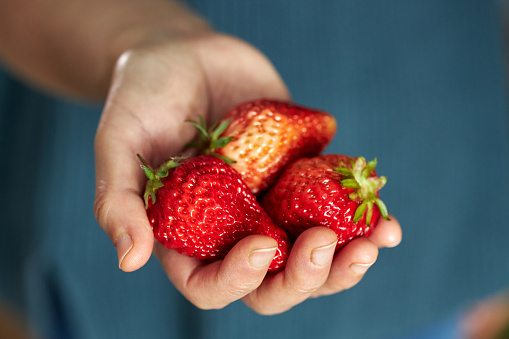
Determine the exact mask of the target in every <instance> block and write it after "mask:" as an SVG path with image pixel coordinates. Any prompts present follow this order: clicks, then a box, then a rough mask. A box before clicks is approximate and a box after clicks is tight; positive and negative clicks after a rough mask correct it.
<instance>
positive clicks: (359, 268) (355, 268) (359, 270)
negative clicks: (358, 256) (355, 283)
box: [350, 262, 375, 274]
mask: <svg viewBox="0 0 509 339" xmlns="http://www.w3.org/2000/svg"><path fill="white" fill-rule="evenodd" d="M374 263H375V262H372V263H369V264H361V263H355V264H351V265H350V270H351V271H352V272H353V273H355V274H364V273H366V271H367V270H368V269H369V268H370V267H371V266H372V265H373V264H374Z"/></svg>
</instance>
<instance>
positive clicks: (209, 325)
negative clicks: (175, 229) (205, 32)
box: [0, 0, 509, 339]
mask: <svg viewBox="0 0 509 339" xmlns="http://www.w3.org/2000/svg"><path fill="white" fill-rule="evenodd" d="M188 3H189V5H190V6H191V7H192V8H194V9H195V10H196V11H197V12H198V13H200V14H202V15H203V16H204V17H205V18H207V19H208V20H209V22H210V23H211V24H212V25H213V26H214V27H215V28H216V29H218V30H220V31H223V32H227V33H229V34H232V35H235V36H238V37H240V38H242V39H244V40H246V41H248V42H250V43H251V44H253V45H254V46H256V47H257V48H259V49H260V50H261V51H262V52H263V53H265V54H266V55H267V56H268V57H269V59H270V60H271V61H272V62H273V63H274V65H275V66H276V68H277V69H278V70H279V72H280V74H281V75H282V77H283V79H284V80H285V81H286V83H287V85H288V87H289V89H290V91H291V93H292V96H293V99H294V100H295V101H296V102H298V103H300V104H303V105H307V106H313V107H317V108H320V109H323V110H326V111H328V112H330V113H332V114H334V115H335V117H336V118H337V120H338V134H337V136H336V138H335V140H334V141H333V143H332V144H331V145H330V147H329V148H328V149H327V151H326V153H343V154H348V155H352V156H359V155H363V156H365V157H367V158H373V157H375V156H376V157H377V158H378V163H379V165H378V167H377V171H378V173H379V174H381V175H385V176H387V177H388V184H387V185H386V187H385V188H384V189H383V190H382V191H381V196H382V198H383V199H384V201H385V203H386V204H387V206H388V208H389V212H390V213H392V214H393V215H395V216H396V217H397V219H398V220H399V222H400V223H401V225H402V228H403V242H402V243H401V245H400V246H398V247H397V248H395V249H387V250H382V251H381V253H380V256H379V259H378V261H377V264H376V265H374V266H373V267H372V268H371V269H370V270H369V271H368V273H367V274H366V276H365V278H364V279H363V280H362V281H361V283H360V284H358V285H357V286H356V287H355V288H353V289H351V290H348V291H345V292H342V293H340V294H338V295H335V296H331V297H326V298H319V299H315V300H309V301H307V302H305V303H304V304H302V305H300V306H298V307H296V308H294V309H292V310H291V311H289V312H287V313H285V314H282V315H277V316H273V317H264V316H259V315H256V314H254V313H253V312H252V311H250V310H249V309H248V308H247V307H245V306H244V305H243V304H242V303H241V302H237V303H235V304H233V305H230V306H229V307H227V308H225V309H223V310H218V311H200V310H197V309H196V308H194V307H193V306H191V305H190V304H189V303H188V302H187V301H186V300H185V299H184V298H182V297H181V296H180V295H179V294H178V292H177V291H176V290H175V289H174V288H173V286H172V285H171V284H170V283H169V281H168V280H167V278H166V276H165V274H164V272H163V271H162V269H161V268H160V267H159V264H158V262H157V260H156V259H155V258H152V259H151V260H150V261H149V264H148V265H146V266H145V267H143V268H142V269H141V270H139V271H136V272H134V273H129V274H127V273H123V272H121V271H120V270H118V269H117V257H116V253H115V250H114V248H113V246H111V242H110V240H109V238H108V237H107V236H106V234H104V233H103V231H102V230H101V229H100V228H99V227H98V225H97V223H96V221H95V219H94V216H93V213H92V204H93V199H94V182H95V179H94V155H93V138H94V133H95V128H96V125H97V122H98V119H99V116H100V113H101V105H95V104H88V103H81V102H73V101H69V100H64V99H62V98H56V97H53V96H51V95H48V94H47V93H44V92H43V91H40V90H38V89H35V88H32V87H30V86H29V85H27V84H24V83H22V82H20V81H18V80H17V79H16V78H14V77H12V76H11V75H10V73H9V72H8V70H1V71H0V72H1V73H0V159H2V160H1V161H2V165H3V166H0V186H1V187H2V188H3V189H2V191H1V192H0V215H1V219H0V220H1V229H2V233H1V235H0V301H1V303H0V305H2V308H3V309H6V310H7V309H8V310H9V312H8V313H9V314H8V315H7V311H6V312H3V313H0V317H2V318H4V319H7V320H3V322H0V324H7V325H9V324H11V325H12V326H7V327H12V331H14V332H6V333H15V334H12V337H13V338H15V335H17V333H18V332H16V331H18V330H17V329H19V327H21V328H25V330H27V331H30V332H32V331H34V332H36V333H38V334H40V335H41V336H42V337H44V338H117V337H122V338H141V337H143V338H159V337H172V338H173V337H175V338H200V337H203V338H239V337H242V338H246V339H247V338H261V337H262V336H263V337H264V338H286V337H289V336H290V335H291V334H292V333H293V335H292V336H293V337H297V338H307V337H313V338H315V337H321V338H461V337H465V336H462V335H461V334H460V331H461V329H460V328H461V327H462V326H463V327H464V326H466V325H464V324H465V320H464V319H468V321H467V322H466V323H468V324H471V326H470V330H471V331H472V332H475V331H477V329H478V328H481V327H482V324H479V325H477V324H476V323H475V319H481V320H483V319H488V320H493V319H495V318H494V316H492V315H493V314H496V315H504V314H506V313H504V311H502V310H504V309H507V307H506V306H507V304H506V303H500V302H499V301H500V300H504V299H503V298H504V297H501V298H497V297H496V296H498V295H499V294H501V293H504V291H505V289H506V288H508V287H509V255H508V246H507V243H508V240H509V225H508V220H509V175H508V173H509V120H508V105H507V104H508V100H507V99H508V97H507V94H508V92H507V55H506V54H507V53H506V44H505V41H506V40H507V39H506V38H505V37H504V27H506V24H505V22H506V21H507V20H504V19H506V18H507V16H506V15H505V13H504V8H505V2H501V1H496V0H482V1H481V0H426V1H418V2H417V1H404V0H386V1H383V2H382V1H375V0H364V1H354V0H339V1H323V2H322V1H314V2H311V1H305V0H293V1H269V0H259V1H256V2H255V1H239V0H222V1H204V0H189V1H188ZM494 296H495V299H491V298H492V297H494ZM481 300H489V302H487V303H483V304H478V302H480V301H481ZM493 300H495V302H494V303H491V302H492V301H493ZM500 305H502V306H500ZM504 305H506V306H504ZM492 306H493V307H494V308H492ZM492 309H494V310H496V312H492V311H491V310H492ZM490 312H491V313H490ZM472 315H475V316H472ZM12 317H14V318H12ZM500 318H501V320H500V321H498V323H497V324H492V323H490V325H489V326H487V328H490V329H493V328H495V327H498V326H500V327H501V328H502V327H503V326H504V323H505V320H507V319H508V318H509V316H507V315H506V317H505V318H504V317H500ZM10 319H20V320H15V321H13V320H10ZM21 319H22V320H21ZM497 319H498V318H497ZM488 320H486V321H488ZM481 322H482V323H483V324H484V323H486V322H485V321H484V320H483V321H479V323H481ZM20 324H23V325H20ZM231 324H237V325H236V326H231ZM472 324H473V325H472ZM475 326H477V327H475ZM7 327H6V326H5V325H0V337H1V338H4V337H5V335H4V334H3V333H2V332H1V331H7V330H6V328H7ZM483 333H484V334H482V335H481V337H479V338H486V339H488V338H489V337H488V334H485V332H483ZM483 336H484V337H483ZM7 338H9V336H7Z"/></svg>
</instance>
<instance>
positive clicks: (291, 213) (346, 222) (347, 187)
mask: <svg viewBox="0 0 509 339" xmlns="http://www.w3.org/2000/svg"><path fill="white" fill-rule="evenodd" d="M375 167H376V159H375V160H373V161H370V162H369V163H366V160H365V159H364V158H363V157H359V158H351V157H348V156H344V155H324V156H318V157H315V158H303V159H300V160H297V161H296V162H294V163H293V164H292V165H290V166H288V168H287V169H286V170H285V171H284V173H283V174H282V176H281V177H280V178H279V180H278V181H277V183H276V184H275V185H274V186H273V187H272V188H271V189H270V190H269V191H268V192H267V194H266V196H265V197H264V198H263V203H262V206H263V207H264V208H265V210H266V211H267V213H269V215H270V216H271V217H272V218H273V220H274V221H275V222H276V223H277V224H278V225H279V226H280V227H281V228H283V229H284V230H286V231H287V232H288V234H289V235H290V236H291V237H293V238H296V237H297V236H298V235H299V234H300V233H302V232H303V231H304V230H306V229H308V228H310V227H314V226H326V227H329V228H331V229H332V230H334V231H335V232H336V234H337V236H338V248H340V247H341V246H342V245H344V244H345V243H347V242H348V241H350V240H352V239H354V238H357V237H360V236H363V235H364V236H368V235H369V234H370V233H371V232H372V230H373V228H374V227H375V226H376V224H377V222H378V219H379V217H380V214H382V216H383V217H384V218H388V214H387V208H386V207H385V205H384V203H383V202H382V201H381V200H380V199H379V195H378V191H379V190H380V189H381V188H382V187H383V186H384V185H385V183H386V178H385V177H380V178H379V177H377V176H376V171H375Z"/></svg>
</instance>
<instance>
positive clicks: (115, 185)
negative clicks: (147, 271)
mask: <svg viewBox="0 0 509 339" xmlns="http://www.w3.org/2000/svg"><path fill="white" fill-rule="evenodd" d="M150 52H151V53H148V52H147V51H137V52H127V53H126V54H124V55H123V56H122V57H121V58H120V59H119V62H118V65H117V66H118V67H117V69H116V71H115V75H114V81H113V85H112V90H111V91H110V94H109V96H108V101H107V103H106V106H105V109H104V111H103V114H102V116H101V121H100V124H99V127H98V130H97V134H96V139H95V155H96V200H95V204H94V211H95V215H96V218H97V220H98V222H99V225H100V226H101V227H102V228H103V229H104V231H105V232H106V233H107V234H108V235H109V237H110V238H111V240H112V241H113V243H114V244H115V246H116V249H117V254H118V259H119V267H120V268H121V269H122V270H124V271H133V270H136V269H138V268H140V267H142V266H143V265H144V264H145V263H146V262H147V260H148V259H149V258H150V255H151V253H152V249H153V243H154V239H153V234H152V231H151V228H150V225H149V222H148V219H147V216H146V213H145V210H144V203H143V201H142V198H141V196H142V195H143V191H144V185H145V182H146V178H145V177H144V174H143V171H142V170H141V169H140V168H139V161H138V159H137V157H136V154H137V153H140V154H142V156H144V157H145V159H146V160H147V161H149V162H150V163H151V164H152V165H153V166H154V167H156V166H158V164H159V163H160V162H161V161H163V160H167V159H168V158H169V157H170V156H172V155H175V154H176V153H178V152H180V150H181V148H182V146H183V145H184V144H185V143H186V142H187V141H188V140H189V139H190V137H191V136H192V134H191V131H192V127H191V126H189V128H187V129H186V128H184V121H185V119H186V117H188V116H189V115H190V114H191V113H189V112H191V111H192V112H199V113H201V112H202V110H201V109H196V110H193V109H192V108H193V107H195V106H196V105H198V103H203V102H204V99H203V93H204V90H200V89H199V88H201V87H199V86H194V85H193V84H194V83H201V82H200V81H198V78H197V77H198V76H195V75H192V74H191V73H192V72H191V71H190V72H188V73H186V75H187V76H184V74H181V73H183V71H182V69H193V68H192V67H189V65H187V64H185V65H181V66H182V67H181V68H179V67H177V66H179V64H178V62H177V61H178V60H174V61H175V62H174V63H171V67H166V66H167V64H166V63H167V62H168V60H166V59H165V58H161V57H154V55H160V54H162V52H165V53H167V54H169V55H171V56H173V58H176V57H174V54H175V53H174V51H173V50H171V51H166V50H164V51H156V52H157V53H154V51H150ZM161 59H162V60H164V61H161ZM168 59H171V58H170V57H168ZM186 62H190V61H186ZM177 68H178V69H179V70H176V69H177ZM163 71H164V72H166V73H167V74H163ZM170 75H175V76H178V77H179V78H181V81H180V82H179V83H178V84H176V83H175V82H170V81H167V79H169V78H172V77H171V76H170ZM179 86H180V87H179ZM180 90H182V92H184V93H192V94H190V96H188V95H182V94H179V93H180ZM195 96H197V97H195ZM148 98H149V99H148ZM190 103H193V104H190Z"/></svg>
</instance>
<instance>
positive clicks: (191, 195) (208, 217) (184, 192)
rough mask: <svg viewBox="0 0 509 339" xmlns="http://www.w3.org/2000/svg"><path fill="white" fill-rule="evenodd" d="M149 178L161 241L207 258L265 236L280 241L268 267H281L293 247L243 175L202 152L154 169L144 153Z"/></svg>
mask: <svg viewBox="0 0 509 339" xmlns="http://www.w3.org/2000/svg"><path fill="white" fill-rule="evenodd" d="M140 160H141V161H142V163H143V165H142V168H143V170H144V171H145V173H146V174H147V176H148V178H149V181H148V183H147V189H146V192H145V201H146V206H147V215H148V218H149V221H150V224H151V225H152V229H153V231H154V235H155V237H156V239H157V240H159V241H160V242H161V243H162V244H164V245H165V246H166V247H167V248H170V249H176V250H177V251H178V252H179V253H185V254H187V255H189V256H192V257H195V258H198V259H203V260H209V261H212V260H218V259H222V258H224V257H225V255H226V254H227V253H228V251H229V250H230V249H231V248H232V247H233V246H234V245H235V244H236V243H237V242H238V241H239V240H240V239H242V238H244V237H246V236H248V235H251V234H264V235H268V236H271V237H273V238H274V239H276V240H277V242H278V251H277V252H276V255H275V257H274V259H273V261H272V262H271V264H270V267H269V271H270V272H276V271H278V270H281V269H282V268H283V267H284V265H285V261H286V257H287V255H288V253H289V251H290V243H289V241H288V237H287V235H286V233H285V232H284V231H283V230H282V229H281V228H279V227H277V226H276V225H275V223H274V222H273V221H272V219H271V218H270V217H269V216H268V214H267V213H266V212H265V211H264V210H263V209H262V208H261V207H260V205H259V204H258V201H257V200H256V198H255V196H254V195H253V194H252V193H251V192H250V191H249V188H248V187H247V186H246V184H245V183H244V182H243V181H242V177H241V176H240V174H239V173H238V172H237V171H235V170H234V169H233V168H231V167H230V166H229V165H227V164H226V163H224V162H223V161H222V160H220V159H218V158H216V157H213V156H210V155H202V156H198V157H196V158H191V159H185V160H182V161H180V162H177V161H175V160H170V161H169V162H167V163H166V164H163V165H162V166H161V168H159V169H158V170H157V171H154V170H153V169H152V168H150V166H149V165H148V164H147V163H146V162H145V161H144V160H143V159H142V158H141V157H140Z"/></svg>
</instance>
